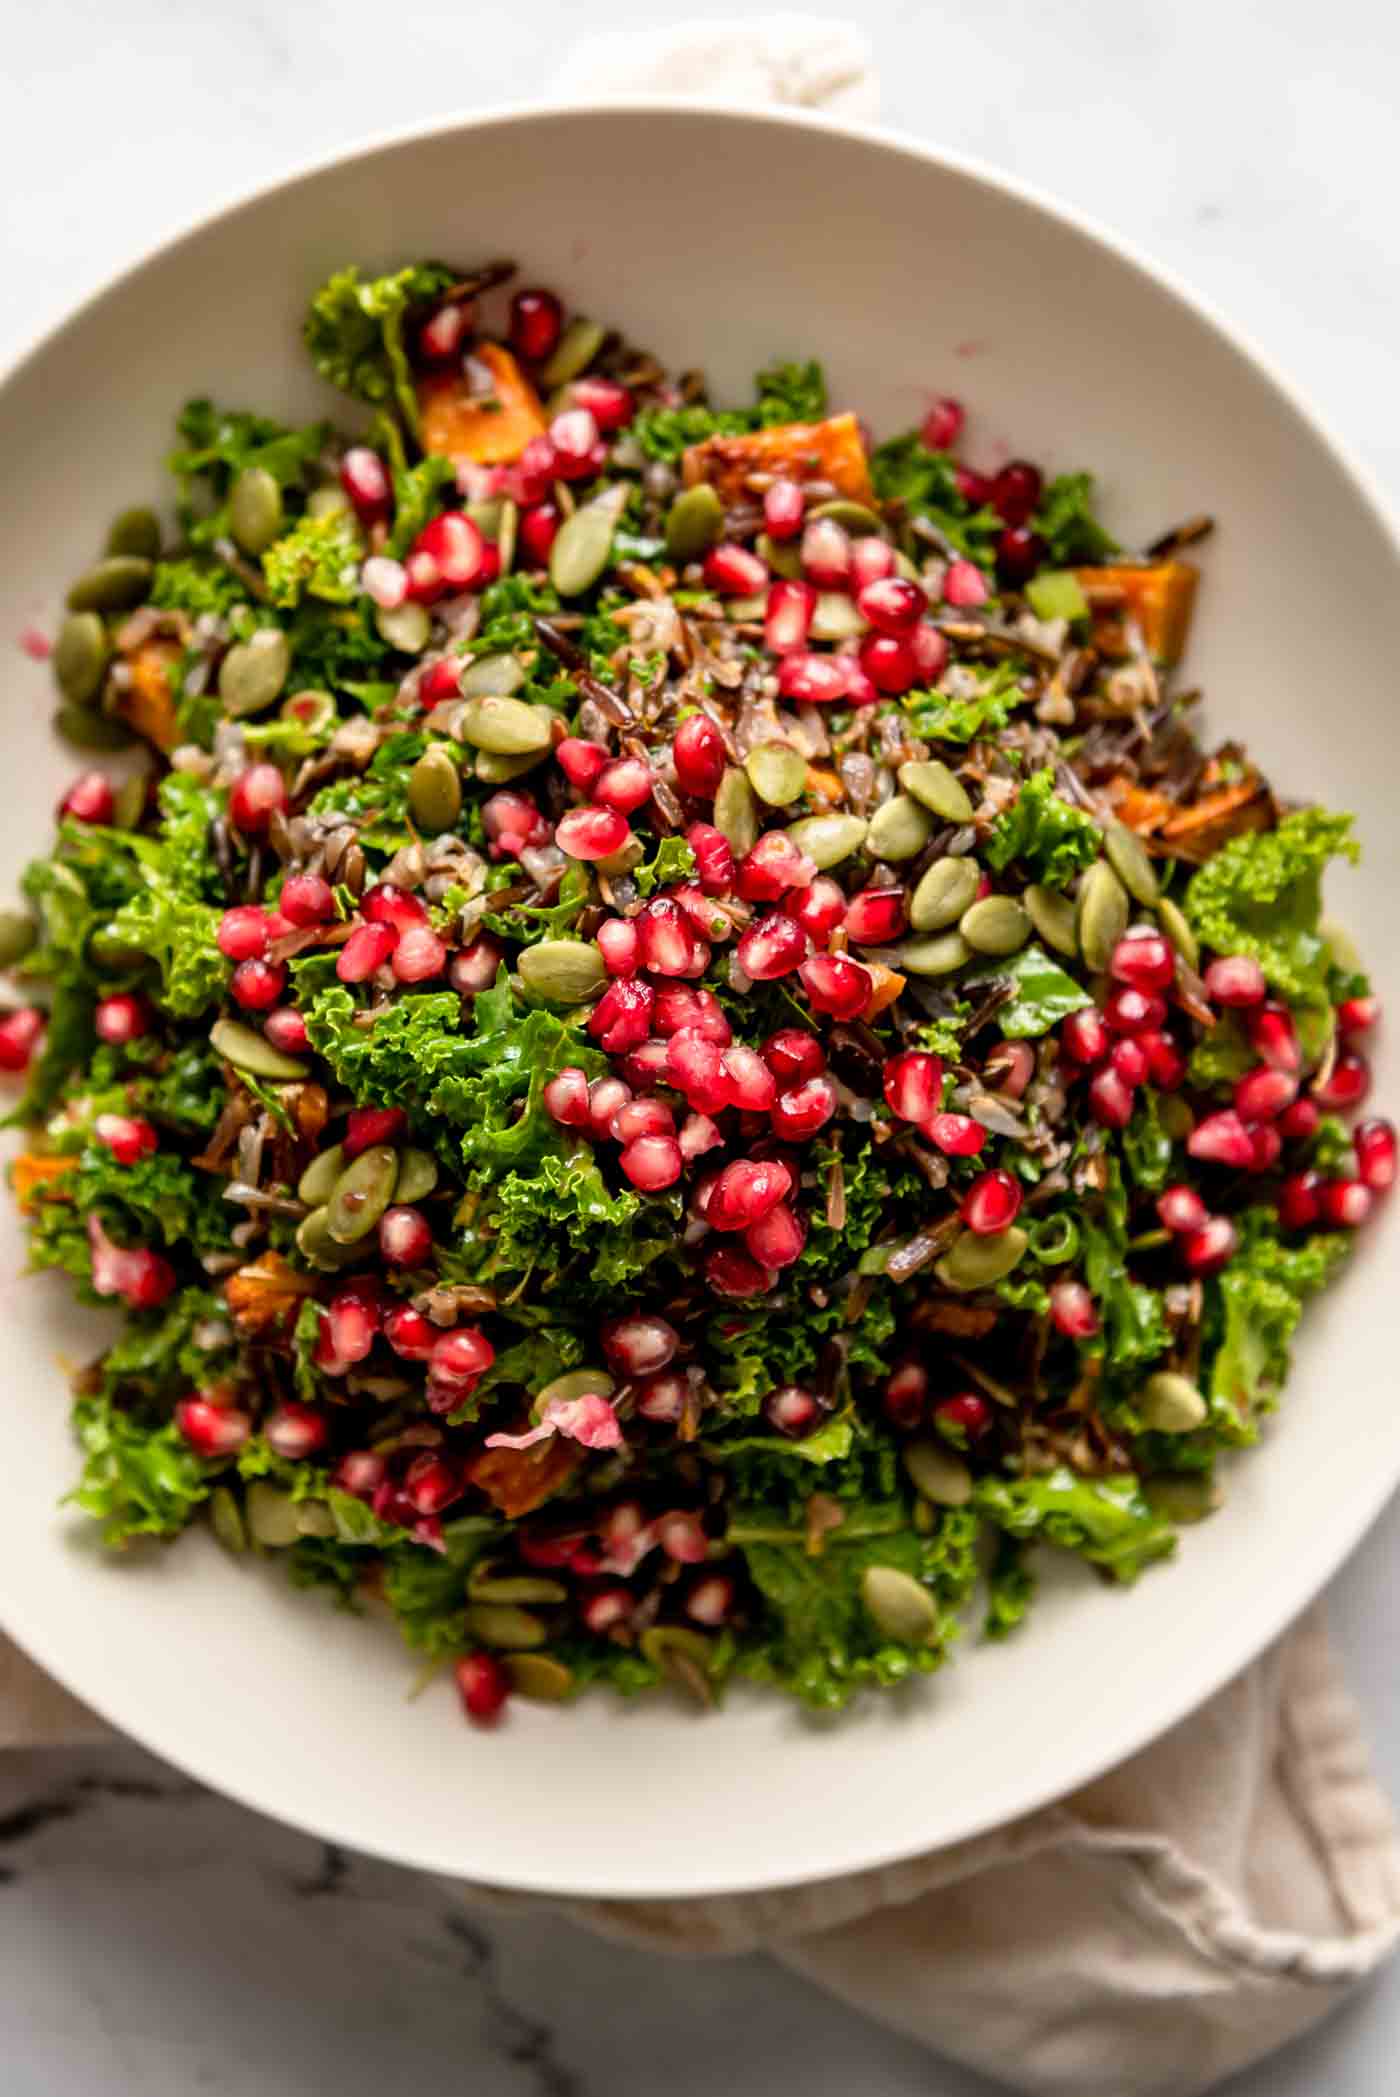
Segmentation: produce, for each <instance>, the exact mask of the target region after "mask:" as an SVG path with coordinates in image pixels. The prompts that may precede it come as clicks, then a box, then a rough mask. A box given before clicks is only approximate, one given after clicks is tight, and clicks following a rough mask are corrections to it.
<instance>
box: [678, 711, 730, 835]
mask: <svg viewBox="0 0 1400 2097" xmlns="http://www.w3.org/2000/svg"><path fill="white" fill-rule="evenodd" d="M671 762H672V764H673V765H674V766H675V771H676V784H677V785H678V786H679V787H680V790H681V792H682V793H683V794H694V795H695V797H696V798H697V800H702V801H713V799H714V797H715V789H716V788H717V787H718V785H719V783H720V780H721V779H722V778H723V777H724V768H725V764H726V762H727V759H726V756H725V749H724V737H723V736H722V735H721V734H720V732H719V730H718V728H717V727H716V726H715V724H714V722H713V721H712V720H711V719H710V717H709V715H708V714H701V713H695V714H687V715H686V718H685V719H684V720H683V721H682V722H681V725H680V727H679V728H678V729H677V730H676V733H675V738H674V740H673V741H672V744H671ZM717 834H722V833H717Z"/></svg>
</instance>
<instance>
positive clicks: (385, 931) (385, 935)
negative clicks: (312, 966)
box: [335, 925, 399, 983]
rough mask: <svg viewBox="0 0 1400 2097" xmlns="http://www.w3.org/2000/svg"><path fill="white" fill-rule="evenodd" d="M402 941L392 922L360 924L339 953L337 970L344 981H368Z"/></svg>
mask: <svg viewBox="0 0 1400 2097" xmlns="http://www.w3.org/2000/svg"><path fill="white" fill-rule="evenodd" d="M398 943H399V935H398V933H397V932H396V931H395V930H394V928H393V926H392V925H357V926H356V927H355V930H354V931H353V932H352V933H351V934H350V937H349V938H348V939H347V940H346V942H345V944H344V946H343V947H342V948H341V950H340V952H339V954H338V955H337V957H336V964H335V972H336V974H337V976H339V978H340V980H341V982H342V983H367V982H368V981H369V978H370V977H371V976H372V975H373V974H374V972H375V970H376V969H379V968H383V966H384V964H385V962H386V961H387V960H388V959H389V957H390V955H391V954H392V953H393V951H394V948H395V947H396V946H397V945H398Z"/></svg>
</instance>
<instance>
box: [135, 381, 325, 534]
mask: <svg viewBox="0 0 1400 2097" xmlns="http://www.w3.org/2000/svg"><path fill="white" fill-rule="evenodd" d="M176 428H177V430H178V431H179V434H180V437H181V440H182V446H181V449H180V450H179V451H176V452H172V453H171V455H170V459H169V461H168V463H169V467H170V471H171V472H172V473H173V474H175V476H176V477H177V479H178V480H179V481H180V482H181V485H182V487H183V490H184V501H183V503H182V506H181V522H182V524H183V525H184V528H185V536H186V537H187V538H188V540H189V542H190V544H191V546H212V545H213V543H214V541H215V540H216V539H226V538H228V536H229V512H228V499H229V493H230V490H231V489H232V487H233V483H234V481H235V480H236V479H237V477H238V475H239V474H240V473H242V472H243V470H244V469H245V468H246V467H250V466H256V467H260V468H261V469H262V471H263V472H264V473H270V474H271V475H272V478H273V479H274V480H275V481H276V482H277V485H278V486H279V487H280V488H281V489H282V490H283V492H284V493H296V494H300V492H301V491H302V490H303V489H304V487H305V485H306V477H307V469H308V468H309V467H310V465H311V464H312V462H313V461H314V460H315V459H316V458H318V457H319V455H320V454H321V452H323V451H324V450H325V448H326V444H327V442H328V440H329V438H330V428H329V425H328V424H326V423H324V422H316V423H310V424H308V425H307V426H306V427H305V428H304V429H290V428H288V426H287V425H286V424H285V423H281V422H270V421H268V419H267V418H266V417H265V416H262V415H251V414H248V413H246V412H245V411H243V410H242V409H236V408H216V407H215V405H214V403H213V402H212V401H210V400H192V401H188V402H187V403H186V404H185V407H184V409H183V411H182V412H181V415H180V419H179V421H178V423H177V424H176ZM200 483H202V484H203V496H204V501H203V504H202V505H201V504H199V503H197V501H196V496H197V493H198V488H197V484H200Z"/></svg>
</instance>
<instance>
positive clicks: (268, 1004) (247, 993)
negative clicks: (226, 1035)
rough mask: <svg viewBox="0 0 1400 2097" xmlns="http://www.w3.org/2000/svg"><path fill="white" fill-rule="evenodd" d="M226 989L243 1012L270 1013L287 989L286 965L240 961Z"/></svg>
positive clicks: (272, 962) (270, 962) (281, 963)
mask: <svg viewBox="0 0 1400 2097" xmlns="http://www.w3.org/2000/svg"><path fill="white" fill-rule="evenodd" d="M347 944H348V942H347ZM228 987H229V990H230V991H231V993H232V995H233V998H234V1001H235V1003H237V1004H239V1005H241V1006H242V1007H243V1009H244V1011H245V1012H267V1011H270V1010H271V1008H272V1006H274V1005H275V1004H276V1003H277V1000H278V999H279V998H280V997H281V995H282V993H283V991H284V990H285V989H286V987H287V970H286V965H285V963H283V962H280V961H276V962H274V961H240V962H239V964H238V966H237V968H236V969H235V970H234V972H233V975H232V976H231V978H230V979H229V986H228Z"/></svg>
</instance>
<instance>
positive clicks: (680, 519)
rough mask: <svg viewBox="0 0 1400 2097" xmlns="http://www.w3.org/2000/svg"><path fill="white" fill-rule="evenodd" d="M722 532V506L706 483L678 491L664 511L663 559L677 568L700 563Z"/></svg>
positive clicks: (699, 483) (702, 482)
mask: <svg viewBox="0 0 1400 2097" xmlns="http://www.w3.org/2000/svg"><path fill="white" fill-rule="evenodd" d="M723 530H724V504H723V503H722V502H721V501H720V499H719V497H718V495H716V493H715V491H714V489H713V488H712V487H711V486H710V484H709V482H708V481H698V482H697V483H696V485H695V486H694V487H693V488H682V489H681V492H680V494H679V495H678V496H677V497H676V499H675V501H674V502H673V503H672V504H671V507H670V509H669V510H668V511H667V512H666V557H667V559H668V560H670V561H672V562H674V564H675V566H676V567H677V568H684V567H685V565H686V563H687V562H688V561H698V560H702V559H703V558H704V556H705V555H706V554H707V553H708V552H709V550H710V548H711V547H712V546H713V545H714V544H715V543H716V541H717V540H718V538H719V536H720V533H721V532H722V531H723Z"/></svg>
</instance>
